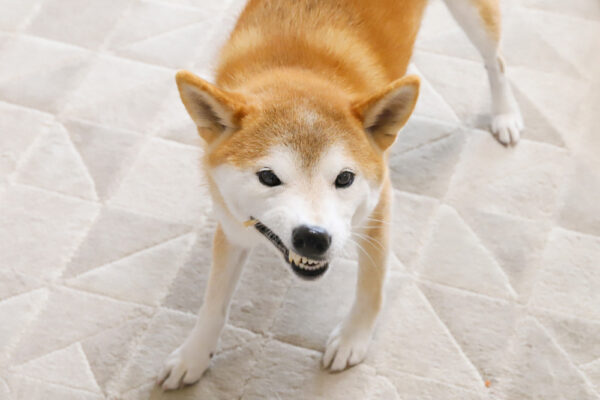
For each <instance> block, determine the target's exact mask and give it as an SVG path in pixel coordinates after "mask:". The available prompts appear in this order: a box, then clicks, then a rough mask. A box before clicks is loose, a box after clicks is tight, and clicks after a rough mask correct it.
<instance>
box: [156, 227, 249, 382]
mask: <svg viewBox="0 0 600 400" xmlns="http://www.w3.org/2000/svg"><path fill="white" fill-rule="evenodd" d="M248 252H249V250H248V249H246V248H243V247H240V246H237V245H234V244H233V243H231V242H230V241H229V240H228V239H227V237H226V236H225V234H224V233H223V231H222V229H221V227H220V226H218V227H217V230H216V232H215V237H214V241H213V264H212V267H211V270H210V276H209V279H208V284H207V287H206V292H205V294H204V303H203V304H202V307H201V308H200V312H199V313H198V320H197V321H196V325H195V326H194V329H193V330H192V332H191V333H190V335H189V336H188V337H187V339H186V340H185V341H184V342H183V344H182V345H181V346H179V347H178V348H177V349H176V350H175V351H173V352H172V353H171V355H170V356H169V357H168V358H167V360H166V361H165V364H164V366H163V369H162V371H161V372H160V374H159V376H158V382H159V384H161V385H162V388H163V389H164V390H169V389H177V388H179V387H181V386H183V385H187V384H192V383H195V382H196V381H198V380H199V379H200V377H201V376H202V374H203V373H204V371H206V369H207V368H208V365H209V363H210V358H211V357H212V355H213V352H214V351H215V349H216V347H217V342H218V340H219V335H220V333H221V330H222V329H223V326H224V325H225V322H226V320H227V313H228V310H229V302H230V301H231V297H232V295H233V292H234V290H235V286H236V284H237V281H238V279H239V277H240V273H241V271H242V267H243V265H244V263H245V262H246V258H247V257H248Z"/></svg>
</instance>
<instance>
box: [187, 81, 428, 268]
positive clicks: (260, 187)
mask: <svg viewBox="0 0 600 400" xmlns="http://www.w3.org/2000/svg"><path fill="white" fill-rule="evenodd" d="M178 84H179V88H180V92H181V95H182V99H183V101H184V104H185V105H186V108H187V109H188V112H189V113H190V115H191V116H192V118H193V119H194V121H195V122H196V124H197V125H198V127H199V132H200V133H201V135H202V136H203V137H204V138H205V139H206V140H207V142H208V147H207V156H206V165H207V168H208V172H209V177H210V180H211V183H212V184H213V185H214V187H215V188H216V191H217V192H218V195H219V197H220V199H219V200H220V201H222V202H223V203H224V206H225V208H226V209H227V212H228V213H229V214H230V215H231V216H233V218H234V219H235V220H236V221H239V223H240V229H244V227H243V226H244V225H243V223H244V221H249V222H248V223H247V224H246V225H248V226H249V225H252V226H253V227H254V229H255V230H256V231H257V232H258V233H260V234H262V235H263V236H264V237H265V238H266V239H267V240H269V241H270V242H271V243H272V244H273V245H274V246H275V248H277V249H278V250H279V251H280V252H281V253H282V255H283V257H284V259H285V261H286V262H287V263H288V264H289V265H291V267H292V269H293V271H294V272H296V274H298V275H299V276H301V277H303V278H307V279H309V278H314V277H317V276H320V275H322V274H323V273H324V272H325V271H326V270H327V268H328V265H329V262H330V260H332V259H333V258H335V257H336V256H339V255H341V252H342V249H343V248H344V247H345V246H346V244H347V243H348V242H352V241H355V240H356V236H354V235H360V233H359V231H360V229H361V228H365V227H366V226H368V225H369V215H370V213H371V212H372V210H373V209H374V208H375V206H376V205H377V203H378V201H379V195H380V191H381V186H382V183H383V181H384V179H385V175H386V166H385V156H384V151H385V149H386V148H387V147H388V146H389V145H390V144H391V143H393V140H394V138H395V132H396V131H397V129H399V127H400V126H401V125H403V124H404V123H405V121H406V119H407V118H408V116H409V115H410V112H411V111H412V109H413V107H414V101H415V100H416V95H417V92H418V81H417V80H416V79H409V80H407V81H406V82H403V83H402V82H401V84H399V85H396V86H395V87H391V88H386V90H385V91H384V92H381V93H378V94H377V95H375V99H373V98H369V99H366V100H363V101H352V100H349V99H347V98H345V97H344V96H343V95H341V94H339V93H335V92H331V91H326V90H325V91H324V89H325V88H323V87H313V86H311V85H306V84H305V85H303V86H302V89H298V86H297V85H293V84H292V85H287V86H283V87H282V86H281V85H275V86H273V87H270V86H265V87H262V88H261V89H262V90H261V91H260V94H256V95H254V96H249V95H245V96H242V95H240V94H231V93H226V92H222V91H220V90H219V89H217V88H215V87H214V86H212V85H209V84H207V83H206V82H204V81H202V80H199V79H198V78H196V77H194V76H192V75H191V74H189V73H180V74H179V75H178ZM317 86H318V85H317ZM390 109H393V110H390ZM392 130H395V131H394V132H393V133H390V132H391V131H392Z"/></svg>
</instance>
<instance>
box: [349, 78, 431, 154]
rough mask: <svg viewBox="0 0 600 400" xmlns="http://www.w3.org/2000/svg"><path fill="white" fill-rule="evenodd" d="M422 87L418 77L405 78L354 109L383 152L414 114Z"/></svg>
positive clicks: (358, 103) (358, 104)
mask: <svg viewBox="0 0 600 400" xmlns="http://www.w3.org/2000/svg"><path fill="white" fill-rule="evenodd" d="M419 83H420V81H419V78H418V77H416V76H414V75H409V76H405V77H404V78H401V79H398V80H396V81H394V82H392V83H391V84H390V85H388V86H387V87H386V88H384V89H383V90H382V91H380V92H378V93H376V94H375V95H373V96H371V97H369V98H368V99H366V100H362V101H359V102H357V103H355V104H354V105H353V109H354V112H355V114H356V115H357V116H358V117H359V119H360V120H361V121H362V123H363V128H364V129H365V131H366V132H367V133H369V134H370V135H371V136H372V137H373V139H374V140H375V142H376V143H377V145H378V146H379V147H380V148H381V149H382V150H385V149H387V148H388V147H389V146H391V145H392V144H393V143H394V141H395V139H396V136H397V134H398V131H399V130H400V128H402V127H403V126H404V124H406V122H407V121H408V118H409V117H410V115H411V114H412V112H413V110H414V108H415V105H416V102H417V98H418V97H419Z"/></svg>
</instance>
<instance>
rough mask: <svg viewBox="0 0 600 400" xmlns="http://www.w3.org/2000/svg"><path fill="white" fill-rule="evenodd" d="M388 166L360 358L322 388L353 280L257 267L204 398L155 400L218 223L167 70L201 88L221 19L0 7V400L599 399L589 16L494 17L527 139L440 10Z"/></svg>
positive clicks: (130, 9) (188, 6) (192, 0)
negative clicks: (378, 292)
mask: <svg viewBox="0 0 600 400" xmlns="http://www.w3.org/2000/svg"><path fill="white" fill-rule="evenodd" d="M431 3H432V4H431V6H430V8H429V9H428V11H427V15H426V18H425V21H424V24H423V30H422V32H421V33H420V36H419V39H418V43H417V48H416V51H415V54H414V58H413V63H412V65H411V69H412V71H413V72H415V73H418V74H419V75H420V76H421V77H422V80H423V85H422V96H421V98H420V101H419V105H418V107H417V110H416V112H415V115H414V116H413V118H412V119H411V121H410V123H409V124H408V126H407V127H406V129H405V130H404V131H403V132H402V133H401V135H400V139H399V140H398V142H397V143H396V144H395V146H394V148H393V151H392V156H391V171H392V178H393V182H394V185H395V192H394V197H395V211H394V212H395V222H394V225H393V230H394V235H395V236H394V242H393V243H394V245H393V252H394V256H393V259H392V263H391V267H390V274H389V281H388V285H387V290H386V293H387V298H386V306H385V310H384V312H383V315H382V317H381V319H380V321H379V325H378V329H377V333H376V336H375V338H374V341H373V344H372V347H371V350H370V352H369V355H368V357H367V359H366V360H365V362H364V363H363V364H361V365H359V366H357V367H355V368H352V369H350V370H348V371H346V372H343V373H339V374H329V373H327V372H324V371H322V370H321V369H320V366H319V359H320V356H321V352H322V350H323V346H324V342H325V340H326V338H327V336H328V334H329V332H330V330H331V329H332V328H333V327H334V326H335V325H336V323H337V322H338V321H339V320H340V318H342V316H343V315H344V313H345V312H346V310H347V309H348V308H349V306H350V302H351V300H352V294H353V285H354V282H355V279H356V278H355V271H356V263H355V262H354V261H353V260H352V259H348V260H339V262H337V263H336V264H335V265H333V268H331V271H330V273H329V274H328V275H327V276H326V277H324V278H323V279H322V280H320V281H318V282H316V283H303V282H299V281H298V280H297V279H295V278H294V277H293V276H292V275H291V274H290V273H289V271H287V270H286V268H284V267H283V266H282V265H281V264H280V262H279V260H278V257H276V256H274V255H273V253H271V251H270V249H266V248H265V249H257V251H255V252H254V254H253V256H252V259H251V261H250V263H249V265H247V268H246V269H245V271H244V274H243V277H242V281H241V283H240V285H239V287H238V291H237V293H236V294H235V297H234V301H233V305H232V310H231V317H230V321H229V324H228V325H227V327H226V329H225V331H224V333H223V336H222V340H221V342H220V349H219V351H218V354H216V356H215V358H214V359H213V363H212V367H211V368H210V370H209V371H208V372H207V374H206V375H205V377H204V378H203V379H202V381H201V382H200V383H199V384H197V385H195V386H192V387H188V388H186V389H184V390H181V391H179V392H174V393H165V394H163V393H162V392H160V391H159V390H157V389H156V388H155V387H154V377H155V374H156V372H157V370H158V369H159V367H160V365H161V362H162V360H163V359H164V358H165V356H166V355H167V354H168V353H169V352H170V351H171V350H172V349H174V348H175V347H176V346H177V345H178V344H179V343H180V342H181V340H182V339H183V338H184V337H185V335H186V334H187V332H188V331H189V329H190V328H191V326H192V324H193V323H194V313H195V311H196V310H197V309H198V307H199V305H200V302H201V296H202V293H203V290H204V286H205V281H206V277H207V274H208V267H209V262H210V255H209V254H210V251H209V248H210V241H211V233H212V230H213V229H214V225H215V222H214V220H213V219H212V217H211V205H210V201H209V198H208V196H207V192H206V187H205V185H204V184H203V181H202V177H201V175H200V173H199V170H198V160H199V157H200V156H201V154H202V145H201V142H200V140H199V138H197V137H196V134H195V131H194V127H193V126H192V124H191V122H190V121H189V118H188V117H187V115H186V114H185V112H184V110H183V107H182V106H181V104H180V101H179V99H178V96H177V93H176V90H175V84H174V73H175V71H176V70H177V69H179V68H188V69H191V70H193V71H194V72H196V73H198V74H200V75H202V76H204V77H207V78H210V76H211V66H212V60H213V59H214V55H215V52H216V50H217V49H218V48H219V46H220V45H221V43H222V42H223V41H224V40H225V39H226V36H227V32H228V31H229V30H230V29H231V27H232V25H233V24H234V22H235V19H236V14H237V13H239V11H240V9H241V7H242V6H243V4H242V2H241V1H239V0H235V1H233V0H223V1H218V2H217V1H214V2H213V1H206V0H172V1H168V0H164V1H162V0H152V1H145V0H144V1H142V0H86V1H81V0H19V1H15V0H0V10H1V11H0V399H2V400H36V399H40V400H41V399H43V400H54V399H60V400H69V399H78V400H80V399H84V400H88V399H89V400H92V399H94V400H95V399H124V400H125V399H147V398H152V399H244V400H246V399H298V400H300V399H327V400H332V399H385V400H387V399H392V400H393V399H398V400H442V399H460V400H475V399H502V400H504V399H506V400H527V399H544V400H551V399H567V400H587V399H600V201H599V199H600V134H598V131H597V126H598V123H600V109H599V107H600V60H599V58H598V55H599V54H600V40H599V38H600V3H598V1H597V0H573V1H564V0H521V1H519V2H507V3H506V4H505V19H504V32H505V33H504V43H503V47H504V49H505V50H504V53H505V56H506V60H507V64H508V66H509V67H508V73H509V76H510V79H511V81H512V83H513V85H514V88H515V90H516V95H517V97H518V100H519V102H520V105H521V108H522V111H523V113H524V119H525V124H526V126H527V128H526V130H525V132H524V135H523V140H522V141H521V142H520V143H519V145H518V146H517V147H515V148H509V149H507V148H504V147H502V146H500V145H499V144H498V143H497V142H496V141H495V140H494V139H493V138H492V137H491V136H490V134H489V132H488V131H487V130H486V124H487V122H486V114H487V110H488V107H489V99H488V97H489V96H488V87H487V80H486V75H485V74H486V73H485V70H484V68H483V66H482V63H481V62H480V60H479V57H478V55H477V53H476V51H475V50H474V48H473V47H472V46H471V44H470V43H469V42H468V40H467V39H466V37H465V35H464V34H463V33H462V31H461V30H460V29H459V28H458V27H457V25H456V24H455V23H454V21H453V20H452V19H451V17H450V16H449V14H448V12H447V11H446V9H445V8H444V5H443V3H441V2H440V1H432V2H431Z"/></svg>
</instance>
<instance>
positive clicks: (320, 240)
mask: <svg viewBox="0 0 600 400" xmlns="http://www.w3.org/2000/svg"><path fill="white" fill-rule="evenodd" d="M292 244H293V245H294V248H295V249H296V252H297V253H298V254H300V255H301V256H304V257H308V258H320V257H321V256H323V254H325V252H326V251H327V249H329V246H330V245H331V235H330V234H329V233H327V231H326V230H325V229H323V228H321V227H320V226H309V225H301V226H299V227H297V228H295V229H294V231H293V232H292Z"/></svg>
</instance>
